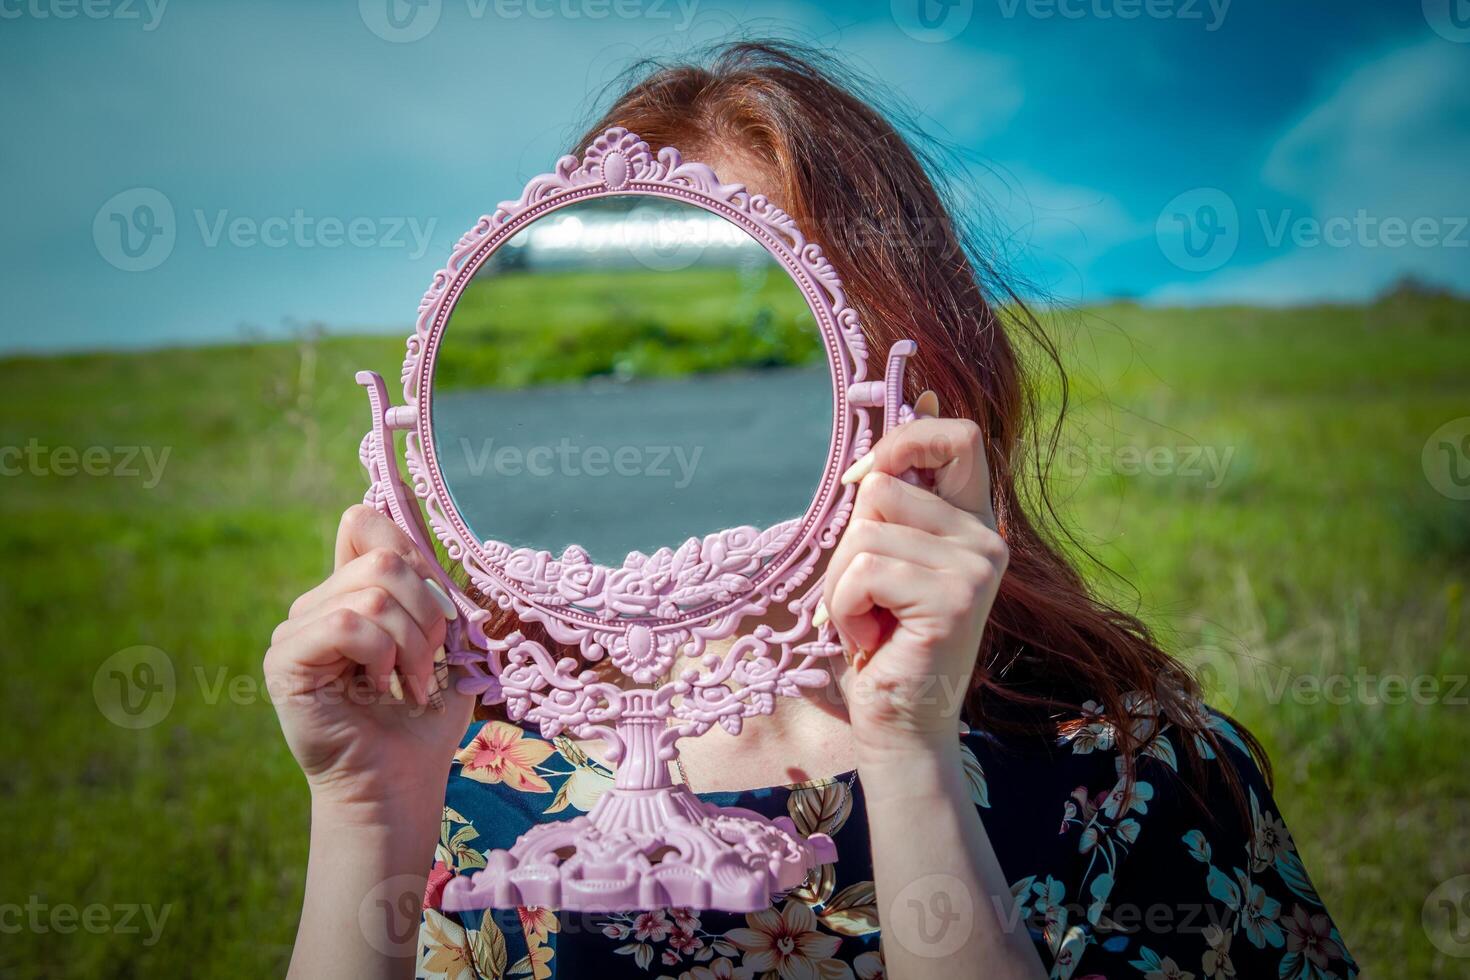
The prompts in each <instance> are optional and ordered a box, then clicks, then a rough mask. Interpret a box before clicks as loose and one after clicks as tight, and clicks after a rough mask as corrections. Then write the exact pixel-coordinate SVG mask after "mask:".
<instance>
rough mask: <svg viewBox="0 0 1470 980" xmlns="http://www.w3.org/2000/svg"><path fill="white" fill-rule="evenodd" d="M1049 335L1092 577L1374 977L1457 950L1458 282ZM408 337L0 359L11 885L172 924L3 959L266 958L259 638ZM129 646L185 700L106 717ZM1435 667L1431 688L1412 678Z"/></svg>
mask: <svg viewBox="0 0 1470 980" xmlns="http://www.w3.org/2000/svg"><path fill="white" fill-rule="evenodd" d="M1053 326H1054V328H1055V332H1056V334H1057V336H1058V338H1059V341H1060V343H1061V344H1062V346H1063V348H1064V349H1065V351H1066V356H1067V359H1068V361H1069V363H1070V365H1071V367H1072V371H1073V380H1074V391H1073V394H1074V408H1075V414H1074V415H1073V417H1072V421H1071V423H1070V425H1069V428H1068V430H1067V438H1066V440H1065V441H1064V444H1063V450H1062V452H1061V453H1060V455H1059V457H1058V459H1057V461H1056V465H1055V466H1054V468H1053V477H1052V481H1053V490H1054V491H1055V494H1056V498H1057V500H1058V501H1059V502H1060V505H1061V507H1062V509H1063V511H1064V513H1065V514H1066V516H1067V517H1068V518H1069V520H1070V521H1071V523H1072V524H1073V526H1074V527H1075V528H1076V529H1077V530H1078V533H1079V535H1080V537H1081V540H1082V541H1083V542H1084V543H1085V544H1086V545H1087V546H1088V547H1089V550H1091V551H1092V552H1093V553H1094V554H1096V555H1097V556H1098V557H1099V558H1100V559H1102V560H1103V561H1104V562H1105V563H1106V564H1107V565H1108V566H1110V567H1111V568H1112V569H1114V570H1115V571H1116V572H1117V573H1118V574H1119V575H1120V576H1121V578H1122V579H1126V580H1127V582H1128V583H1131V585H1124V584H1122V582H1121V581H1120V580H1119V579H1118V578H1115V577H1113V576H1111V575H1109V574H1107V573H1105V572H1104V571H1102V570H1101V569H1096V568H1093V569H1092V574H1093V576H1094V578H1095V579H1096V581H1097V582H1098V585H1099V587H1100V588H1102V589H1104V590H1105V591H1108V592H1110V593H1112V594H1115V595H1118V596H1120V597H1121V599H1122V601H1124V602H1125V603H1127V604H1128V605H1129V606H1130V607H1132V608H1138V609H1139V610H1141V612H1142V613H1143V614H1144V615H1145V616H1146V618H1147V619H1148V620H1149V621H1150V622H1151V623H1153V624H1155V625H1156V626H1157V627H1158V628H1159V629H1160V630H1161V632H1162V633H1163V635H1164V637H1165V638H1166V640H1167V642H1168V644H1169V645H1170V647H1171V648H1172V649H1175V650H1177V651H1178V652H1179V653H1180V655H1181V656H1182V657H1184V658H1185V659H1187V660H1191V661H1192V662H1196V663H1198V664H1200V665H1201V667H1202V668H1204V669H1207V670H1208V671H1209V674H1210V676H1211V677H1213V678H1214V680H1212V682H1211V686H1212V688H1213V689H1214V691H1215V693H1216V696H1217V700H1219V701H1221V702H1222V703H1223V705H1224V706H1226V707H1230V708H1233V710H1234V712H1235V713H1236V714H1237V715H1238V716H1239V717H1240V718H1241V719H1242V720H1243V721H1244V722H1245V723H1246V724H1248V725H1249V726H1250V727H1251V728H1252V729H1253V730H1254V731H1255V732H1256V733H1257V734H1258V735H1259V736H1260V737H1261V739H1262V740H1263V741H1264V742H1265V744H1266V746H1267V748H1268V749H1269V751H1270V752H1271V755H1272V757H1273V759H1274V761H1275V763H1276V771H1277V782H1278V785H1277V794H1278V798H1279V801H1280V803H1281V806H1282V809H1283V811H1284V814H1285V817H1286V819H1287V821H1288V823H1289V825H1290V826H1291V827H1292V829H1293V831H1294V833H1295V835H1296V839H1297V841H1298V843H1299V846H1300V848H1301V850H1302V852H1303V853H1304V855H1305V858H1306V862H1307V866H1308V867H1309V868H1310V869H1311V870H1312V872H1313V875H1314V877H1315V879H1316V884H1317V885H1318V887H1319V889H1320V890H1321V892H1322V893H1323V895H1324V896H1326V898H1327V901H1328V904H1329V907H1330V908H1332V910H1333V911H1334V912H1335V914H1336V916H1337V918H1338V922H1339V924H1340V926H1341V927H1342V930H1343V933H1344V936H1345V938H1346V940H1347V942H1348V944H1349V946H1350V947H1351V948H1352V949H1353V950H1354V951H1355V952H1356V953H1357V955H1358V957H1359V959H1360V961H1361V962H1362V964H1363V966H1364V967H1365V968H1366V969H1367V971H1368V973H1369V974H1370V975H1371V974H1378V975H1384V976H1390V975H1392V976H1416V977H1420V976H1422V977H1429V976H1451V975H1456V974H1457V973H1458V972H1459V970H1461V969H1463V967H1464V961H1462V960H1454V959H1450V958H1448V957H1446V956H1445V955H1443V954H1442V953H1440V952H1438V951H1437V950H1436V949H1435V948H1434V946H1433V945H1431V943H1430V942H1429V939H1428V937H1427V935H1426V932H1425V930H1424V928H1423V926H1422V925H1421V909H1422V907H1423V905H1424V902H1425V899H1426V897H1427V896H1428V895H1429V893H1430V892H1431V890H1432V889H1433V888H1434V887H1435V886H1436V885H1437V884H1438V883H1439V882H1441V881H1443V880H1445V879H1448V878H1451V877H1454V876H1456V875H1462V874H1466V873H1470V767H1467V766H1466V764H1465V761H1464V757H1465V743H1466V740H1467V737H1470V708H1467V707H1466V699H1467V698H1470V688H1466V687H1464V686H1463V680H1464V678H1465V676H1466V675H1467V674H1470V625H1467V620H1470V616H1467V613H1470V600H1467V598H1466V594H1465V583H1466V581H1467V578H1470V503H1467V502H1463V501H1455V500H1452V499H1450V498H1449V497H1447V496H1445V495H1443V494H1441V493H1439V492H1437V491H1436V490H1435V489H1434V487H1433V486H1432V485H1431V482H1430V480H1429V479H1428V478H1427V477H1426V472H1425V468H1424V465H1423V462H1422V457H1423V454H1424V450H1425V445H1426V440H1428V439H1429V438H1430V435H1431V433H1434V432H1435V430H1436V429H1438V428H1439V427H1440V426H1442V425H1443V424H1444V423H1446V422H1449V421H1451V420H1454V419H1457V418H1463V417H1465V416H1467V415H1470V304H1467V303H1464V302H1458V301H1453V300H1449V299H1444V298H1440V297H1434V296H1417V295H1406V296H1400V297H1397V298H1395V299H1392V300H1387V301H1384V302H1381V303H1378V304H1374V305H1370V306H1362V307H1323V308H1312V309H1296V310H1286V311H1271V310H1260V309H1247V308H1222V309H1211V310H1145V309H1141V308H1137V307H1133V306H1128V305H1120V306H1113V307H1106V308H1099V309H1093V310H1088V311H1085V312H1082V313H1075V314H1071V315H1068V316H1066V317H1064V318H1058V319H1057V320H1056V321H1055V322H1054V324H1053ZM401 344H402V341H401V338H398V337H389V338H376V337H322V338H316V339H307V340H303V341H301V342H297V343H278V344H259V345H250V346H236V347H220V348H210V349H188V350H168V351H160V352H153V353H146V354H128V355H117V354H96V355H73V356H64V357H48V358H12V359H8V360H4V361H0V387H3V390H4V391H5V392H6V404H7V406H9V410H8V411H7V412H6V413H5V414H4V416H3V417H0V447H15V448H16V449H17V450H19V451H20V452H19V453H18V454H17V453H11V454H9V455H8V456H7V457H6V458H5V460H4V461H5V462H7V463H8V464H10V465H9V466H8V468H7V470H6V473H7V475H6V476H5V477H4V479H3V483H0V485H3V487H4V520H3V523H0V568H3V569H4V572H3V588H0V638H3V639H0V649H3V664H4V672H5V683H4V685H3V702H0V712H3V716H4V718H5V723H4V725H3V727H0V733H3V734H0V739H3V741H0V757H3V758H4V760H5V763H4V765H3V767H0V825H3V826H4V828H5V832H4V839H5V861H4V869H3V872H0V881H3V884H4V887H3V889H0V895H3V897H0V902H6V903H16V904H20V905H23V906H24V905H26V904H27V903H31V904H34V905H36V906H38V907H42V906H44V907H46V908H55V907H57V906H62V905H72V906H76V907H77V908H79V909H80V908H85V907H86V906H89V905H94V904H95V905H99V906H102V907H105V908H106V909H108V910H109V913H108V914H109V916H110V918H109V919H108V920H107V921H110V922H113V923H117V922H119V921H120V920H121V918H122V913H121V912H120V911H118V910H119V909H122V908H124V907H128V906H146V907H147V909H149V910H151V912H152V915H153V916H154V919H155V920H156V919H157V918H158V917H159V916H162V915H165V914H166V915H167V918H166V919H165V920H163V924H162V927H161V929H159V930H158V931H157V933H156V934H155V933H154V932H153V930H151V929H150V926H149V925H148V923H147V918H146V916H145V915H144V914H143V913H142V912H137V913H133V915H132V917H131V922H132V924H133V926H135V927H137V931H135V932H127V931H124V930H122V929H118V928H112V929H105V930H88V929H84V928H76V929H75V931H72V932H62V931H61V930H60V929H59V928H55V927H46V928H41V929H36V928H27V929H25V930H24V931H22V932H20V933H19V934H16V935H7V936H6V937H5V940H4V942H0V974H3V975H6V976H12V975H14V976H30V975H36V976H42V975H44V976H61V975H67V976H104V977H129V976H166V977H167V976H199V977H215V976H219V977H224V976H231V977H233V976H247V977H259V976H268V975H277V974H280V973H282V972H283V971H284V968H285V963H286V961H287V958H288V956H289V949H290V944H291V942H292V938H293V935H294V929H295V921H296V914H297V911H298V907H299V901H300V896H301V888H302V877H303V873H304V869H305V856H306V841H307V795H306V788H305V785H304V782H303V780H302V779H301V777H300V776H299V774H298V773H297V771H296V769H295V767H294V765H293V763H292V761H291V759H290V757H289V755H288V753H287V750H286V747H285V745H284V744H283V742H282V740H281V738H280V733H279V730H278V728H277V725H276V721H275V717H274V713H273V711H272V709H271V706H270V704H269V703H268V702H267V701H266V700H265V698H264V695H263V690H262V687H261V683H260V677H261V675H260V658H261V655H262V653H263V651H264V649H265V646H266V644H267V642H268V637H269V635H270V632H271V629H272V628H273V627H274V625H275V624H276V622H277V621H278V620H279V619H280V618H281V617H282V616H283V615H284V612H285V610H286V608H287V606H288V604H289V603H290V601H291V599H292V598H293V597H294V596H295V595H296V594H298V593H299V592H301V591H302V590H303V589H305V588H307V587H308V586H310V585H312V584H314V583H315V582H316V581H318V580H319V579H320V578H321V576H322V575H323V574H324V572H325V571H326V570H327V569H328V566H329V556H330V543H331V539H332V535H333V532H334V530H335V526H336V520H337V515H338V514H339V513H340V511H341V510H342V509H343V507H344V506H346V505H348V504H350V503H353V502H355V501H356V500H358V499H360V497H361V494H362V490H363V487H364V481H363V475H362V472H361V469H360V467H359V465H358V462H357V445H358V440H359V439H360V437H361V435H362V433H363V431H364V429H365V426H366V423H367V404H366V398H365V397H364V395H363V393H362V391H361V389H359V388H358V387H357V386H356V385H355V384H353V381H352V375H353V372H354V371H356V370H358V369H360V368H374V369H377V370H379V371H381V372H382V373H383V374H384V375H385V376H386V377H388V378H390V379H396V378H397V376H398V369H399V364H400V361H401V356H400V355H401V350H402V346H401ZM393 387H395V386H394V385H393V384H392V383H391V382H390V388H393ZM1053 395H1054V392H1053ZM58 447H70V449H72V450H74V451H75V452H76V453H77V457H76V458H72V457H70V456H69V455H68V454H67V452H66V451H65V450H63V451H62V452H60V453H58V452H57V449H58ZM89 447H101V450H103V451H97V452H92V453H91V454H90V456H88V454H87V451H88V449H89ZM68 459H71V462H70V463H68V462H67V460H68ZM88 459H90V463H88V464H87V466H86V467H85V468H84V467H83V461H85V460H88ZM149 460H152V463H151V464H150V462H149ZM31 461H39V462H34V464H33V463H32V462H31ZM17 470H18V471H19V472H16V471H17ZM73 470H75V472H74V473H71V471H73ZM87 470H90V471H91V472H90V473H89V472H87ZM129 471H136V474H137V475H128V474H129ZM68 473H71V475H67V474H68ZM138 645H146V646H150V647H155V648H157V649H158V650H160V651H163V653H164V654H166V656H167V660H168V662H169V663H170V664H171V665H172V668H173V672H174V681H175V686H176V696H175V698H174V701H173V704H172V707H171V709H170V710H169V712H168V714H167V716H166V717H165V718H164V719H163V720H162V721H160V722H159V723H157V724H154V725H151V726H149V727H144V728H140V729H136V730H134V729H130V728H126V727H121V726H119V725H116V724H113V723H112V722H110V721H109V720H108V717H107V716H106V715H105V714H104V711H103V710H102V709H101V708H100V707H99V704H100V703H106V701H107V699H106V697H105V685H106V683H107V676H106V674H105V672H103V673H100V674H99V670H100V668H102V666H103V664H104V662H105V661H107V660H108V658H109V657H111V656H113V655H114V654H115V653H117V652H118V651H123V650H126V649H128V648H131V647H135V646H138ZM99 678H100V680H99ZM1330 678H1347V679H1349V681H1350V684H1349V687H1348V690H1349V693H1348V695H1347V696H1346V697H1345V698H1343V697H1339V696H1336V692H1337V691H1338V690H1340V689H1341V685H1338V686H1337V687H1336V688H1334V687H1333V686H1331V685H1328V686H1326V687H1323V686H1321V685H1322V682H1323V681H1324V680H1326V679H1330ZM1424 678H1428V679H1430V680H1432V681H1433V682H1434V685H1435V688H1436V693H1435V694H1434V695H1433V696H1429V697H1419V696H1417V695H1416V694H1415V693H1412V692H1414V691H1416V690H1417V691H1418V692H1420V693H1422V692H1425V691H1427V690H1428V684H1427V683H1425V682H1424V681H1422V679H1424ZM1457 678H1458V679H1459V680H1458V681H1457V680H1456V679H1457ZM1394 679H1402V680H1403V681H1404V682H1405V683H1406V684H1407V685H1409V687H1408V690H1409V691H1410V692H1411V693H1410V694H1408V695H1407V696H1404V694H1403V690H1404V689H1403V688H1401V687H1400V686H1397V685H1396V682H1395V680H1394ZM1416 680H1418V681H1419V682H1420V683H1419V687H1418V688H1417V689H1416V688H1414V687H1413V685H1414V683H1415V682H1416ZM94 681H97V682H98V683H99V684H101V685H102V687H101V688H99V689H98V690H101V691H103V695H102V696H101V697H100V698H99V696H98V695H97V694H95V693H94ZM1457 685H1459V686H1457ZM1314 686H1315V687H1316V693H1315V695H1314V693H1313V689H1314ZM1394 702H1401V703H1394ZM111 713H112V714H113V715H114V716H115V715H116V711H115V709H113V710H112V711H111ZM97 915H100V913H97ZM42 921H43V923H44V922H46V921H48V920H46V918H45V914H44V913H43V914H42Z"/></svg>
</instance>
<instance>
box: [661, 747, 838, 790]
mask: <svg viewBox="0 0 1470 980" xmlns="http://www.w3.org/2000/svg"><path fill="white" fill-rule="evenodd" d="M674 768H675V769H677V770H679V782H681V783H683V784H684V785H685V786H686V787H687V788H688V789H689V791H690V792H691V793H692V792H693V791H694V787H693V786H690V785H689V773H688V772H687V771H685V769H684V760H683V759H680V758H679V757H678V756H675V757H674ZM834 781H835V780H834ZM856 781H857V770H856V769H854V770H853V771H852V772H850V773H848V774H847V779H846V780H845V783H846V785H847V789H848V791H849V792H851V790H852V784H853V783H855V782H856Z"/></svg>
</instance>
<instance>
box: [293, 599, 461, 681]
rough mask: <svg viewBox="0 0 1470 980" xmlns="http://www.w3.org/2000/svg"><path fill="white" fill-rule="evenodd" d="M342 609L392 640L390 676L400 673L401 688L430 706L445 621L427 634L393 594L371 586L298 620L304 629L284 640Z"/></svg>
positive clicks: (335, 600) (301, 628) (298, 629)
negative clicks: (435, 662) (354, 614)
mask: <svg viewBox="0 0 1470 980" xmlns="http://www.w3.org/2000/svg"><path fill="white" fill-rule="evenodd" d="M341 609H346V610H348V611H350V612H353V613H356V614H357V615H358V616H361V617H362V618H364V619H366V620H368V621H369V622H371V623H372V624H373V625H375V626H377V627H378V628H379V629H381V630H382V631H383V632H385V633H387V634H388V636H389V637H391V638H392V640H393V644H394V648H395V649H394V653H393V658H392V663H391V664H390V669H389V671H388V673H389V674H391V673H392V672H393V670H395V669H396V670H397V672H398V676H399V678H400V682H401V684H402V685H404V686H406V688H407V690H408V691H409V693H412V694H413V695H414V700H416V701H418V702H420V703H427V702H428V700H429V698H430V696H431V694H432V692H433V691H434V690H437V685H438V682H437V679H436V678H434V657H435V651H436V650H437V649H438V648H439V647H441V646H442V645H443V640H444V620H443V619H442V618H440V619H439V620H438V621H437V622H438V629H437V631H436V632H435V633H434V634H432V635H430V634H427V633H425V632H424V631H423V629H422V628H421V627H420V626H419V624H418V622H417V621H415V619H414V618H413V616H411V615H410V614H409V612H408V610H406V609H404V608H403V606H402V605H401V604H400V603H399V602H398V600H397V599H396V598H394V596H393V593H391V592H389V591H388V590H387V589H385V588H383V587H381V586H377V585H369V586H367V587H365V588H362V589H359V590H357V591H355V592H349V593H347V594H345V595H341V596H337V597H335V598H334V599H332V600H331V601H330V602H329V603H328V604H327V605H326V606H324V607H322V608H321V609H319V610H318V611H317V613H316V614H315V615H310V614H309V615H306V616H302V617H300V618H299V619H298V620H296V622H298V623H299V624H300V625H298V626H297V627H296V628H295V631H294V632H292V631H290V630H288V631H285V632H284V633H283V636H282V638H283V639H289V638H290V637H292V636H294V635H296V634H297V633H300V632H302V631H304V630H307V629H309V628H311V626H312V625H313V624H314V623H315V622H316V621H317V620H319V619H321V618H323V617H328V618H329V617H332V616H334V615H335V614H336V613H337V611H338V610H341ZM385 683H386V684H388V689H389V690H392V688H393V681H392V680H391V679H389V678H387V677H385ZM401 690H402V687H400V688H399V690H392V693H393V694H394V696H401V695H400V691H401Z"/></svg>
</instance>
